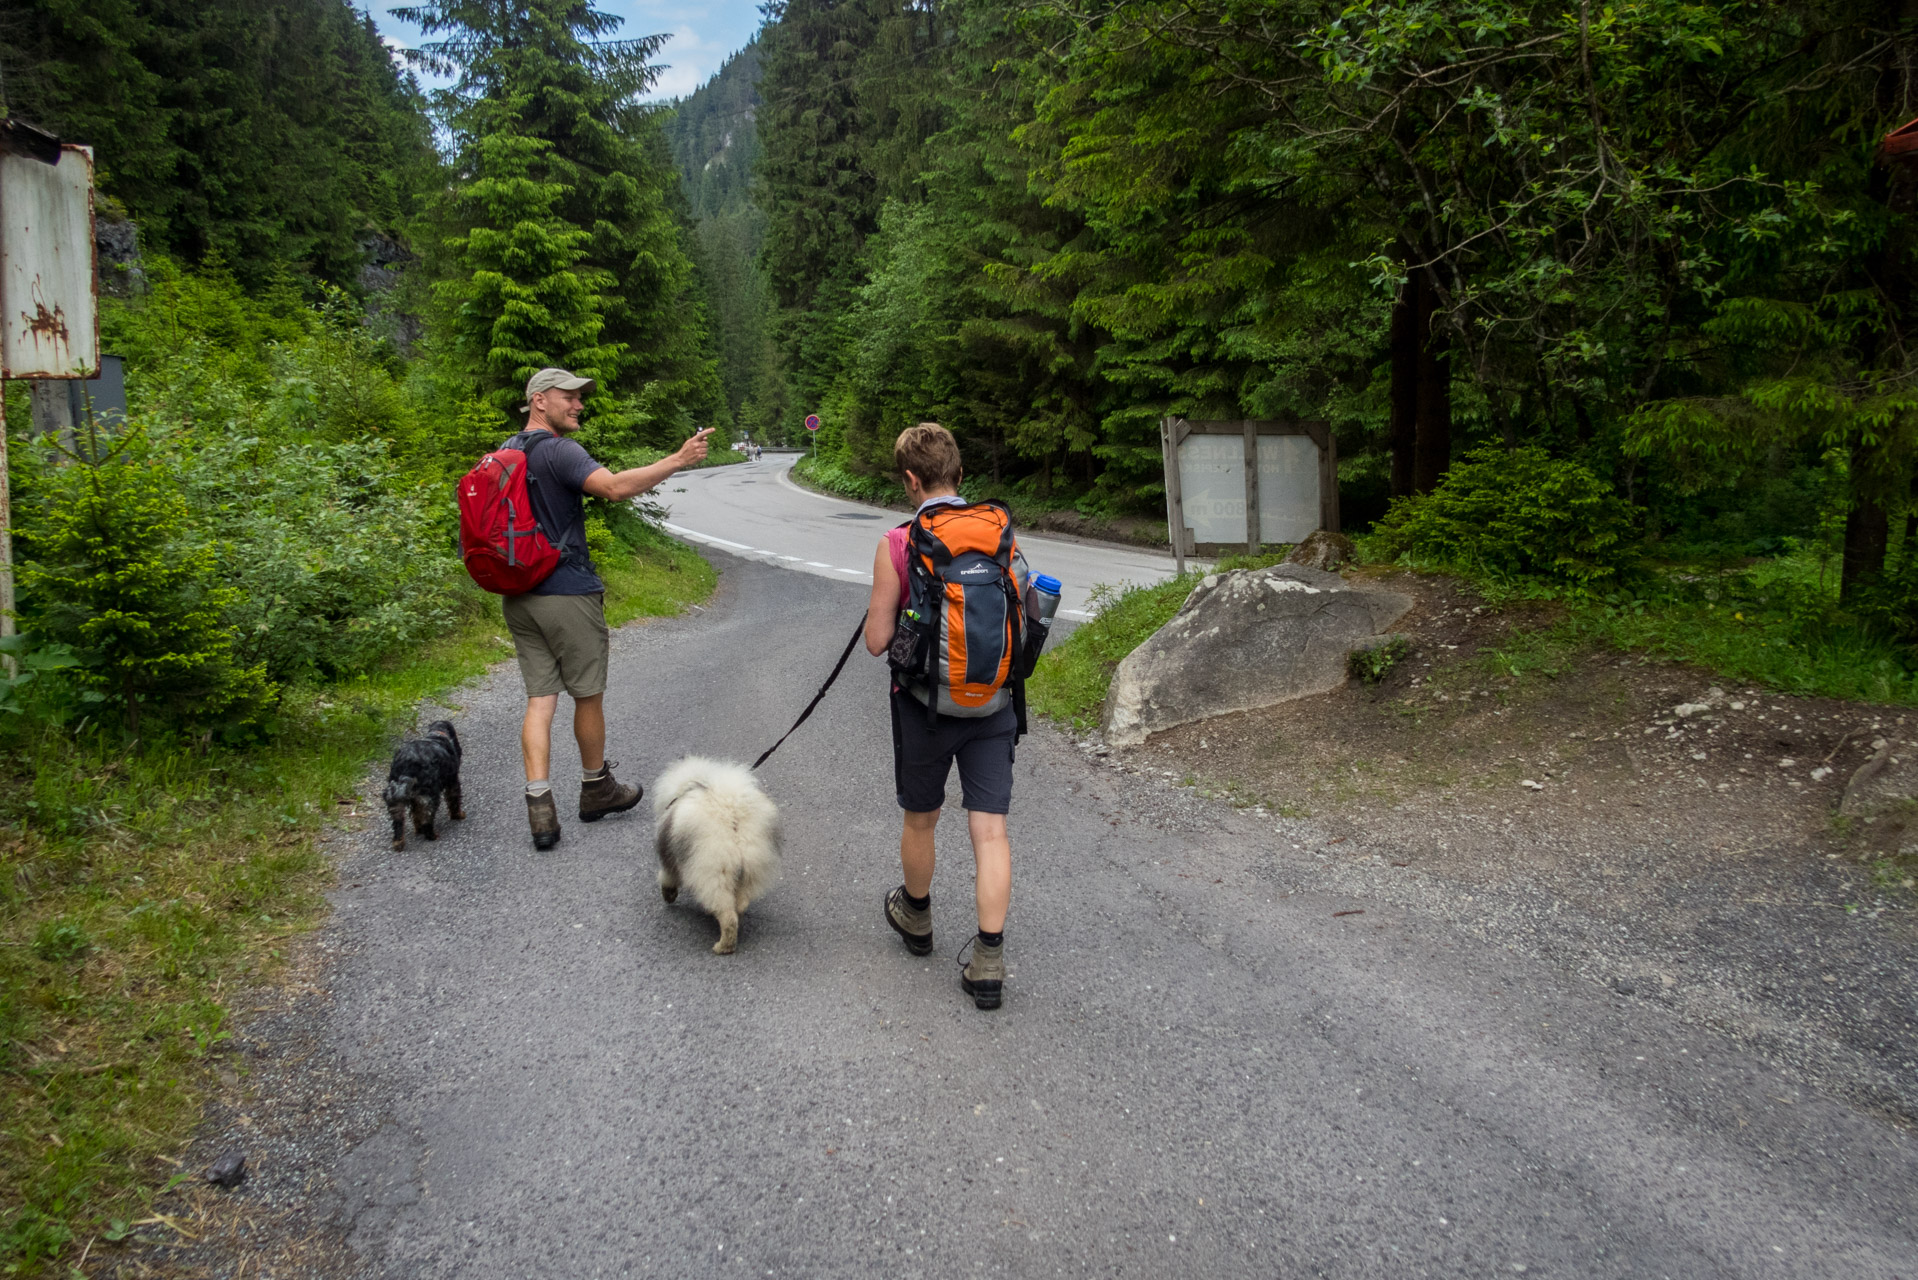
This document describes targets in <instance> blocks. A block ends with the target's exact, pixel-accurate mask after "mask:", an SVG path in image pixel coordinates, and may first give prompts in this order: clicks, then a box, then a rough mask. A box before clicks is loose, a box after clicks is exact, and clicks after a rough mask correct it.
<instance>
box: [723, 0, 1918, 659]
mask: <svg viewBox="0 0 1918 1280" xmlns="http://www.w3.org/2000/svg"><path fill="white" fill-rule="evenodd" d="M768 12H769V15H770V21H769V22H768V25H767V26H766V28H765V30H764V31H763V32H762V35H761V39H760V45H761V49H760V59H761V67H762V72H761V82H760V95H761V98H762V99H763V105H761V106H760V108H759V110H758V114H757V117H756V121H757V126H758V135H759V136H758V140H757V146H758V148H759V152H760V168H759V185H758V187H757V189H756V198H757V201H758V203H759V205H760V207H761V208H762V209H763V211H764V216H765V219H766V229H765V240H764V247H763V248H762V250H761V263H762V267H763V270H764V272H765V273H766V276H767V279H768V282H769V285H770V292H771V298H772V312H771V319H770V329H771V332H772V333H773V334H774V336H775V339H776V341H777V343H778V345H779V348H780V352H781V354H782V356H783V359H784V362H785V367H786V369H787V371H788V374H789V377H790V382H791V386H792V389H793V393H794V395H795V398H796V403H795V406H794V412H805V411H806V410H808V409H810V410H815V411H818V412H820V413H821V414H822V416H823V417H824V418H825V419H826V422H827V428H826V430H825V431H824V432H822V436H823V437H824V438H823V439H822V442H821V452H822V455H824V456H826V457H828V458H830V459H831V460H833V462H834V464H835V465H837V466H839V467H841V468H843V469H844V470H845V471H846V472H847V473H849V474H855V475H856V474H865V475H874V476H876V475H880V474H882V473H883V472H884V471H885V470H886V468H887V467H888V465H889V463H888V459H887V449H888V445H889V442H890V440H891V439H892V436H893V434H894V433H896V431H897V430H898V429H899V428H900V427H901V426H903V425H906V424H908V423H910V422H913V421H917V420H920V419H922V418H937V419H939V420H940V421H942V422H945V423H947V424H948V425H949V426H951V427H952V428H953V429H954V430H955V431H956V432H957V433H958V434H959V436H960V438H961V441H962V444H963V446H964V448H965V451H966V456H967V460H968V467H969V470H970V471H971V472H972V474H974V475H975V476H976V477H978V478H979V479H980V482H981V483H988V482H991V483H998V484H1002V485H1006V486H1011V487H1013V488H1015V489H1016V490H1017V491H1018V492H1020V493H1023V494H1025V495H1027V496H1028V497H1029V498H1031V499H1032V500H1034V501H1040V502H1052V503H1055V504H1066V505H1071V506H1075V507H1077V508H1078V509H1079V510H1080V511H1081V512H1084V513H1087V514H1091V515H1098V514H1117V513H1122V512H1127V511H1131V512H1136V513H1150V512H1152V511H1154V510H1162V507H1160V506H1159V504H1160V503H1161V501H1162V497H1161V494H1162V489H1161V485H1160V476H1159V472H1160V466H1161V464H1160V448H1159V441H1158V423H1159V420H1160V419H1161V418H1162V417H1164V416H1167V415H1172V414H1177V415H1181V416H1188V417H1208V418H1245V417H1277V418H1298V419H1320V420H1325V421H1329V422H1330V423H1331V424H1332V425H1333V427H1334V429H1335V431H1336V433H1337V436H1338V441H1339V451H1340V456H1341V459H1342V466H1341V488H1342V490H1343V491H1344V499H1345V509H1346V511H1347V512H1348V514H1349V516H1351V517H1355V519H1354V520H1353V523H1355V524H1358V525H1361V526H1362V525H1363V524H1365V523H1366V522H1368V521H1369V520H1371V519H1375V518H1377V517H1378V516H1381V515H1383V514H1384V512H1385V509H1386V507H1387V505H1388V504H1389V503H1390V502H1392V501H1394V500H1399V501H1404V500H1409V499H1411V498H1414V497H1415V496H1417V495H1421V494H1425V493H1429V492H1431V491H1432V490H1434V489H1435V488H1436V487H1437V486H1439V485H1440V484H1441V483H1442V482H1443V478H1444V477H1445V476H1446V474H1447V473H1448V469H1449V468H1450V467H1451V466H1452V465H1453V460H1454V459H1455V458H1462V457H1463V456H1464V455H1465V453H1466V452H1467V451H1468V450H1470V449H1473V448H1475V447H1478V446H1480V445H1483V444H1497V445H1499V446H1500V447H1503V448H1505V449H1507V450H1516V449H1524V448H1537V449H1541V450H1543V451H1545V454H1546V455H1547V456H1549V457H1550V458H1552V459H1555V460H1558V461H1561V462H1563V463H1565V464H1567V465H1576V466H1578V467H1581V468H1583V469H1584V470H1586V471H1588V472H1590V473H1591V474H1592V475H1594V476H1596V477H1598V478H1599V479H1600V480H1601V481H1602V482H1603V483H1604V484H1605V485H1606V486H1608V487H1609V488H1610V489H1611V490H1612V491H1614V492H1615V493H1616V494H1617V495H1618V496H1619V497H1621V498H1622V499H1624V500H1625V501H1627V502H1629V503H1630V504H1631V505H1632V509H1633V510H1634V512H1635V513H1636V514H1635V518H1636V520H1637V521H1638V523H1639V526H1640V530H1641V532H1642V533H1643V534H1644V535H1645V537H1646V538H1647V539H1649V542H1641V541H1639V540H1637V539H1634V540H1631V542H1630V545H1631V546H1635V547H1644V546H1650V547H1652V548H1654V549H1655V550H1657V551H1659V552H1661V553H1664V554H1685V555H1690V554H1693V553H1700V554H1710V555H1720V556H1734V557H1735V556H1739V555H1746V556H1750V555H1761V556H1762V555H1773V554H1778V553H1780V552H1781V551H1784V550H1786V549H1789V548H1791V547H1801V548H1804V547H1815V548H1817V549H1819V551H1820V554H1822V553H1823V550H1824V549H1826V548H1829V550H1830V553H1831V554H1832V556H1834V557H1835V558H1836V560H1837V561H1838V562H1839V563H1838V564H1836V565H1834V572H1833V573H1832V574H1831V575H1830V576H1831V578H1832V580H1833V581H1834V582H1836V581H1837V580H1838V579H1840V578H1842V581H1843V584H1844V589H1845V594H1846V596H1847V598H1848V599H1849V600H1851V601H1853V602H1855V603H1858V604H1860V605H1861V607H1862V606H1864V605H1865V604H1868V603H1871V604H1872V607H1874V608H1876V607H1879V606H1883V607H1884V608H1885V609H1888V610H1889V611H1890V612H1889V613H1888V614H1884V616H1886V617H1891V618H1894V619H1896V621H1895V625H1896V626H1898V627H1901V628H1903V629H1904V630H1905V631H1906V632H1907V633H1909V632H1910V631H1911V623H1910V619H1909V608H1910V596H1911V588H1910V585H1909V584H1910V582H1911V581H1912V565H1911V561H1912V560H1913V556H1912V555H1911V554H1909V550H1908V549H1909V548H1912V547H1913V546H1914V540H1913V539H1912V538H1911V536H1910V532H1909V531H1910V529H1911V526H1912V522H1913V518H1914V514H1915V513H1914V507H1913V497H1912V494H1913V489H1912V486H1913V483H1914V475H1913V467H1914V458H1915V457H1918V448H1915V447H1914V445H1918V438H1915V430H1918V429H1915V428H1914V422H1915V421H1918V419H1914V416H1913V410H1914V408H1915V407H1918V406H1914V403H1913V401H1912V390H1911V375H1912V363H1911V353H1910V351H1909V349H1908V347H1907V344H1906V341H1905V338H1904V335H1905V334H1906V333H1907V332H1908V330H1909V325H1910V320H1911V318H1912V317H1911V314H1910V312H1911V305H1912V301H1911V300H1912V282H1913V268H1914V263H1913V257H1912V236H1911V221H1910V213H1911V207H1912V198H1913V186H1912V177H1911V173H1910V171H1909V170H1907V169H1905V168H1903V167H1900V166H1899V165H1898V164H1896V163H1893V162H1887V161H1886V160H1884V159H1883V158H1882V157H1881V156H1880V139H1881V138H1882V137H1883V136H1884V135H1885V133H1886V132H1887V131H1889V130H1891V129H1893V128H1896V127H1897V126H1899V125H1901V124H1903V123H1905V122H1906V121H1907V120H1909V119H1910V118H1911V117H1912V116H1913V115H1914V114H1918V94H1914V85H1913V83H1912V76H1911V72H1910V67H1911V66H1912V65H1914V64H1913V60H1912V59H1913V54H1914V52H1915V51H1918V49H1915V46H1914V40H1918V30H1915V29H1914V25H1913V18H1912V16H1911V15H1910V14H1909V13H1908V11H1907V8H1906V6H1904V5H1902V4H1894V3H1877V4H1871V3H1848V2H1840V0H1788V2H1786V3H1770V2H1767V3H1758V2H1755V0H1705V2H1699V0H1644V2H1642V3H1633V4H1628V5H1613V6H1597V5H1593V4H1590V3H1586V2H1583V0H1580V2H1579V3H1573V4H1569V5H1568V4H1563V3H1552V4H1542V3H1531V2H1528V0H1493V2H1492V3H1486V2H1485V0H1470V2H1469V3H1467V2H1465V0H1392V2H1388V0H1374V2H1371V3H1360V4H1346V3H1342V2H1340V3H1320V2H1316V0H1178V2H1177V3H1157V2H1152V0H1146V2H1129V3H1109V2H1096V3H1087V2H1085V0H1055V2H1051V3H1044V4H1024V5H1010V6H1009V5H1004V4H992V3H985V2H983V0H943V2H942V3H936V4H931V3H897V2H895V0H844V2H842V0H831V2H826V0H780V2H779V3H775V4H773V5H771V6H769V10H768ZM1892 579H1897V580H1898V581H1897V582H1895V583H1894V582H1893V581H1892ZM1887 593H1889V597H1887ZM1872 602H1875V603H1872ZM1881 612H1882V610H1881Z"/></svg>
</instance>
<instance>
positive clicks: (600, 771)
mask: <svg viewBox="0 0 1918 1280" xmlns="http://www.w3.org/2000/svg"><path fill="white" fill-rule="evenodd" d="M605 776H606V766H605V765H601V766H600V767H599V768H597V769H588V770H586V771H585V772H584V773H582V774H580V775H579V780H580V781H581V782H598V781H599V780H600V779H601V778H603V777H605Z"/></svg>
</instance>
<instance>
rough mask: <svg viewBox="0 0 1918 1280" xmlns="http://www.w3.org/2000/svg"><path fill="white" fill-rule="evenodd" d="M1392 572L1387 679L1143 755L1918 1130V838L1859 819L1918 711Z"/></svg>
mask: <svg viewBox="0 0 1918 1280" xmlns="http://www.w3.org/2000/svg"><path fill="white" fill-rule="evenodd" d="M1371 576H1374V577H1375V578H1377V579H1378V580H1379V581H1380V582H1381V585H1389V586H1390V587H1391V588H1392V589H1394V590H1398V591H1403V592H1406V593H1408V594H1410V595H1412V596H1413V597H1414V598H1415V600H1416V601H1417V604H1416V605H1415V607H1414V610H1413V612H1412V613H1411V614H1410V615H1408V616H1407V618H1406V619H1405V620H1404V622H1403V623H1401V625H1400V630H1402V631H1404V632H1405V633H1406V634H1407V635H1408V636H1409V638H1410V640H1411V648H1410V651H1409V654H1408V655H1407V656H1406V657H1405V658H1404V660H1402V661H1401V662H1400V663H1399V664H1398V665H1397V666H1395V667H1393V668H1392V670H1391V671H1390V672H1389V673H1388V674H1387V675H1386V676H1385V678H1384V679H1383V680H1382V681H1380V682H1379V683H1378V684H1376V685H1367V684H1363V683H1359V682H1356V681H1355V682H1353V683H1351V684H1348V685H1347V686H1346V687H1344V688H1342V689H1339V690H1337V691H1335V692H1333V693H1331V694H1327V695H1324V696H1321V697H1315V698H1309V699H1304V700H1301V701H1298V702H1292V703H1287V704H1284V705H1281V706H1278V707H1273V708H1269V709H1266V710H1263V711H1255V712H1246V713H1240V714H1235V715H1230V716H1222V717H1219V718H1216V719H1213V720H1208V721H1205V722H1203V723H1200V724H1194V725H1186V726H1182V727H1181V728H1178V729H1174V730H1170V731H1168V732H1166V733H1162V734H1159V735H1157V736H1155V737H1154V738H1153V739H1152V740H1151V742H1149V743H1148V744H1146V745H1145V746H1144V747H1141V748H1139V749H1137V750H1136V751H1134V752H1129V753H1126V756H1125V759H1126V760H1127V761H1128V763H1131V764H1134V765H1135V766H1136V767H1139V768H1142V769H1147V770H1157V771H1159V772H1161V773H1163V772H1167V771H1170V772H1173V773H1175V774H1177V775H1180V776H1183V777H1187V778H1189V779H1190V781H1191V783H1192V785H1194V786H1195V787H1196V788H1198V789H1199V790H1201V791H1202V792H1210V793H1212V794H1215V795H1217V796H1219V797H1221V798H1224V799H1228V800H1230V801H1231V802H1232V803H1234V804H1236V805H1238V806H1240V807H1242V808H1246V809H1249V810H1251V811H1253V812H1254V813H1255V814H1258V813H1262V814H1268V815H1272V816H1274V817H1289V818H1310V819H1311V820H1312V823H1311V825H1312V827H1313V828H1314V829H1315V830H1322V831H1323V832H1325V838H1324V842H1323V844H1322V845H1321V846H1320V847H1318V848H1317V849H1315V850H1311V851H1307V850H1305V849H1303V848H1301V850H1300V853H1301V855H1302V858H1303V859H1304V860H1306V861H1307V862H1309V863H1311V864H1312V866H1311V870H1313V871H1315V872H1318V873H1320V874H1322V875H1324V876H1327V877H1332V878H1340V877H1341V876H1342V875H1343V876H1344V878H1346V879H1354V878H1356V879H1359V880H1364V881H1366V883H1367V884H1368V885H1370V886H1371V890H1370V891H1372V892H1377V893H1380V894H1383V895H1385V896H1389V897H1392V898H1394V899H1396V900H1400V901H1403V902H1405V903H1407V904H1410V905H1415V906H1419V907H1422V908H1423V909H1425V910H1427V911H1429V912H1431V913H1433V914H1437V915H1442V916H1445V917H1447V918H1451V919H1454V920H1457V921H1458V922H1459V923H1461V924H1462V925H1464V926H1466V927H1467V928H1469V929H1471V930H1473V931H1474V932H1479V933H1483V934H1484V935H1485V936H1492V937H1500V936H1503V937H1506V938H1507V939H1508V940H1509V941H1510V942H1511V943H1512V945H1516V946H1522V947H1525V948H1527V949H1529V950H1533V951H1535V952H1537V953H1539V954H1541V955H1546V956H1549V957H1552V958H1553V959H1555V960H1556V961H1558V962H1560V963H1562V964H1564V965H1566V966H1567V967H1570V968H1572V969H1574V970H1576V971H1579V972H1583V973H1586V974H1588V975H1589V976H1591V977H1592V978H1593V979H1594V980H1597V981H1602V982H1605V983H1607V984H1609V985H1610V986H1612V988H1613V989H1614V990H1616V991H1617V992H1619V993H1620V994H1621V995H1626V996H1631V997H1634V998H1641V999H1647V1000H1653V1001H1657V1002H1659V1003H1661V1004H1663V1005H1666V1006H1668V1007H1670V1008H1672V1009H1673V1010H1675V1011H1676V1012H1678V1013H1680V1014H1682V1015H1683V1016H1686V1017H1688V1018H1691V1019H1695V1020H1697V1021H1701V1022H1704V1023H1708V1024H1710V1025H1713V1026H1716V1027H1719V1028H1721V1029H1723V1030H1725V1031H1727V1032H1729V1033H1731V1034H1732V1035H1733V1036H1735V1037H1736V1038H1737V1039H1739V1040H1740V1041H1742V1042H1744V1043H1746V1044H1748V1045H1749V1046H1751V1047H1753V1048H1756V1049H1758V1050H1759V1051H1760V1052H1762V1053H1765V1054H1766V1055H1767V1056H1769V1057H1771V1058H1772V1059H1773V1060H1774V1061H1777V1062H1779V1063H1780V1064H1781V1065H1785V1066H1788V1067H1790V1068H1792V1069H1795V1070H1796V1071H1798V1072H1800V1073H1801V1074H1803V1075H1804V1076H1805V1077H1806V1078H1807V1079H1808V1080H1810V1081H1811V1082H1813V1083H1816V1084H1818V1085H1820V1086H1821V1087H1823V1088H1825V1089H1827V1090H1828V1091H1831V1092H1835V1093H1837V1094H1840V1095H1842V1096H1846V1097H1848V1098H1849V1099H1851V1100H1853V1101H1855V1102H1859V1103H1862V1104H1864V1105H1867V1106H1870V1107H1873V1108H1875V1109H1878V1110H1880V1111H1882V1112H1884V1113H1887V1114H1890V1115H1893V1116H1896V1117H1898V1118H1899V1119H1901V1120H1903V1121H1905V1122H1907V1123H1909V1122H1918V983H1914V981H1913V978H1912V974H1913V973H1914V972H1918V963H1915V962H1918V916H1915V915H1914V912H1913V910H1912V907H1913V905H1914V894H1913V892H1912V890H1913V885H1914V877H1918V845H1914V843H1913V842H1914V840H1915V839H1918V822H1914V817H1913V814H1912V812H1911V807H1910V806H1905V807H1903V808H1902V809H1899V808H1894V809H1893V810H1892V811H1891V812H1888V813H1886V814H1883V815H1881V816H1879V817H1877V818H1874V819H1872V820H1870V821H1864V822H1856V823H1854V822H1850V821H1848V820H1844V819H1840V818H1838V817H1837V816H1836V811H1837V807H1838V803H1839V800H1840V798H1841V796H1842V795H1843V793H1844V789H1845V786H1846V783H1847V782H1848V781H1849V780H1850V778H1851V777H1852V775H1853V774H1854V773H1855V772H1856V771H1857V770H1858V769H1859V768H1860V766H1862V765H1863V764H1864V763H1865V762H1866V761H1867V760H1868V759H1870V758H1871V756H1872V755H1873V752H1874V746H1875V744H1877V743H1887V744H1889V750H1890V752H1892V753H1893V754H1908V753H1911V752H1913V751H1915V750H1918V715H1914V713H1913V712H1911V711H1910V710H1909V709H1905V708H1893V707H1877V706H1869V705H1863V704H1858V703H1846V702H1838V701H1834V700H1830V699H1819V698H1796V697H1783V696H1779V695H1777V694H1772V693H1767V692H1764V691H1762V690H1758V689H1755V688H1751V687H1748V686H1734V685H1732V684H1730V683H1728V682H1726V681H1724V680H1720V679H1715V678H1713V677H1711V676H1710V675H1708V674H1707V673H1704V672H1701V671H1699V670H1696V669H1694V668H1690V667H1686V666H1683V665H1678V664H1670V663H1663V662H1658V661H1654V660H1649V659H1645V658H1642V657H1638V656H1631V655H1622V654H1618V653H1613V652H1607V651H1595V650H1591V649H1579V648H1576V647H1574V646H1572V645H1571V644H1570V643H1568V642H1562V641H1555V640H1553V639H1552V638H1551V635H1552V633H1551V632H1550V631H1549V624H1550V623H1551V622H1552V621H1553V618H1552V616H1551V614H1550V612H1549V611H1548V610H1543V609H1524V608H1521V609H1505V610H1495V609H1491V608H1489V607H1487V606H1485V605H1484V604H1483V602H1482V601H1481V600H1479V599H1478V598H1477V597H1475V596H1474V595H1473V594H1471V593H1470V592H1469V591H1466V590H1464V589H1462V588H1460V587H1459V586H1458V585H1457V584H1455V583H1453V582H1450V581H1449V580H1443V579H1431V578H1422V577H1418V576H1415V575H1410V574H1404V573H1382V574H1375V575H1371ZM1347 872H1350V873H1353V874H1351V875H1345V873H1347Z"/></svg>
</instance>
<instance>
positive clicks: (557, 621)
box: [503, 592, 610, 698]
mask: <svg viewBox="0 0 1918 1280" xmlns="http://www.w3.org/2000/svg"><path fill="white" fill-rule="evenodd" d="M503 599H504V605H505V609H506V629H507V630H508V631H510V632H512V633H513V648H514V649H515V650H516V651H517V652H518V653H519V674H520V678H521V679H523V680H525V681H526V696H527V697H529V698H544V697H546V696H548V695H549V694H555V693H558V692H560V691H561V690H565V691H566V692H567V693H570V694H572V695H573V696H574V697H575V698H590V697H592V696H594V695H595V694H600V693H605V692H606V654H607V650H608V648H609V647H610V641H609V640H608V633H607V630H606V596H605V594H604V593H603V592H594V593H593V594H592V595H590V596H536V595H523V596H506V597H504V598H503Z"/></svg>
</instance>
